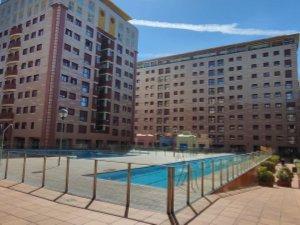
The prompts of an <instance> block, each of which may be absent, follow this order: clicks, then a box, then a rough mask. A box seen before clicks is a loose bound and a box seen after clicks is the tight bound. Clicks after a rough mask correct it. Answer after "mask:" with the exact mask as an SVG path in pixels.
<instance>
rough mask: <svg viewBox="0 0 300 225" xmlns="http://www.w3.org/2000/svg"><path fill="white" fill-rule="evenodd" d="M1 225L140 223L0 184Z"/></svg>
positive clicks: (127, 224) (123, 224) (116, 224)
mask: <svg viewBox="0 0 300 225" xmlns="http://www.w3.org/2000/svg"><path fill="white" fill-rule="evenodd" d="M0 224H1V225H21V224H22V225H23V224H41V225H72V224H73V225H76V224H78V225H80V224H85V225H108V224H113V225H133V224H135V225H142V224H145V223H141V222H138V221H134V220H128V219H125V218H121V217H117V216H111V215H107V214H103V213H98V212H93V211H89V210H84V209H79V208H75V207H71V206H66V205H62V204H57V203H54V202H51V201H48V200H44V199H41V198H38V197H34V196H31V195H28V194H24V193H21V192H17V191H14V190H10V189H7V188H2V187H0Z"/></svg>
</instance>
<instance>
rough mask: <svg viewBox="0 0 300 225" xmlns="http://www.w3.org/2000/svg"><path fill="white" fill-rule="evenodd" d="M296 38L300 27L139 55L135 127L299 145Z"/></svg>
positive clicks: (241, 145)
mask: <svg viewBox="0 0 300 225" xmlns="http://www.w3.org/2000/svg"><path fill="white" fill-rule="evenodd" d="M298 44H299V34H295V35H287V36H279V37H272V38H268V39H262V40H255V41H250V42H245V43H239V44H234V45H229V46H222V47H217V48H211V49H206V50H201V51H195V52H189V53H185V54H180V55H173V56H169V57H163V58H157V59H151V60H146V61H142V62H139V63H138V73H137V80H136V83H137V87H136V109H135V110H136V112H135V114H136V116H135V133H136V134H153V135H155V136H156V137H157V140H158V138H159V137H160V136H164V135H166V134H172V133H174V132H182V131H191V132H192V133H193V134H195V135H198V136H200V135H208V137H209V138H210V140H211V142H212V147H213V148H225V149H226V150H234V151H245V150H247V151H252V150H255V149H259V148H260V146H266V147H271V148H272V149H274V150H278V151H285V152H287V151H294V152H295V151H297V150H298V151H299V153H300V115H299V113H300V99H299V94H300V93H299V82H298V78H297V77H298V72H297V50H298Z"/></svg>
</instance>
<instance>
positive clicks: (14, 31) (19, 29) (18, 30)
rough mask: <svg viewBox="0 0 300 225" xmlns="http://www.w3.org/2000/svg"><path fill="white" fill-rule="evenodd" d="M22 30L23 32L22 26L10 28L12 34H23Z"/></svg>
mask: <svg viewBox="0 0 300 225" xmlns="http://www.w3.org/2000/svg"><path fill="white" fill-rule="evenodd" d="M22 32H23V29H22V27H21V26H18V27H13V28H12V29H11V30H10V36H14V35H21V34H22Z"/></svg>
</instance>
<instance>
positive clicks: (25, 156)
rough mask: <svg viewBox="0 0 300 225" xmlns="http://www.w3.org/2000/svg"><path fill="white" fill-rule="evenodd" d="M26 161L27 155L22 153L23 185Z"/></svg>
mask: <svg viewBox="0 0 300 225" xmlns="http://www.w3.org/2000/svg"><path fill="white" fill-rule="evenodd" d="M26 159H27V154H26V153H24V159H23V171H22V183H24V181H25V173H26Z"/></svg>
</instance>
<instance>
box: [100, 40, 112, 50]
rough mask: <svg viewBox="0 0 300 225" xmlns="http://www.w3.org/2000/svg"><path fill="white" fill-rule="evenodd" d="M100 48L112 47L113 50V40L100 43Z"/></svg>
mask: <svg viewBox="0 0 300 225" xmlns="http://www.w3.org/2000/svg"><path fill="white" fill-rule="evenodd" d="M101 48H102V50H103V49H112V50H114V49H115V43H114V42H110V43H108V42H104V43H102V45H101Z"/></svg>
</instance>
